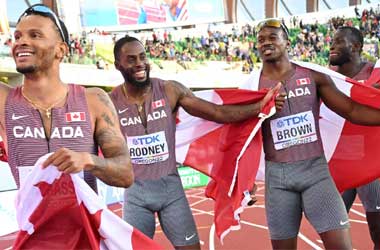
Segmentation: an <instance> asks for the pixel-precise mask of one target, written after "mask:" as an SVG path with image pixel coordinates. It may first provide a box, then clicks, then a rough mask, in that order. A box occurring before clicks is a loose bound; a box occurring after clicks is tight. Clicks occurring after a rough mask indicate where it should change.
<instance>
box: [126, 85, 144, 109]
mask: <svg viewBox="0 0 380 250" xmlns="http://www.w3.org/2000/svg"><path fill="white" fill-rule="evenodd" d="M122 88H123V93H124V95H125V97H126V98H127V99H129V96H128V94H127V89H126V88H125V83H123V86H122ZM146 94H148V91H147V92H146V93H144V94H143V95H142V96H145V95H146ZM136 105H137V111H139V113H141V112H142V111H143V107H144V103H141V104H138V103H136Z"/></svg>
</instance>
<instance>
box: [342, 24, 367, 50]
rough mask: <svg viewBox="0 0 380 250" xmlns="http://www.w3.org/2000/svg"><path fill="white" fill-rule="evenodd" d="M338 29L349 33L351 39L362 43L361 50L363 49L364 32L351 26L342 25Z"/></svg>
mask: <svg viewBox="0 0 380 250" xmlns="http://www.w3.org/2000/svg"><path fill="white" fill-rule="evenodd" d="M338 31H343V32H345V33H348V34H349V39H350V41H351V42H357V43H360V50H362V48H363V43H364V39H363V34H362V33H361V32H360V30H358V29H357V28H354V27H351V26H341V27H339V28H338Z"/></svg>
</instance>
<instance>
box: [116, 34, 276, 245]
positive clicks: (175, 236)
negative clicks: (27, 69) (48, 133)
mask: <svg viewBox="0 0 380 250" xmlns="http://www.w3.org/2000/svg"><path fill="white" fill-rule="evenodd" d="M114 57H115V66H116V68H117V69H118V70H119V71H120V72H121V74H122V75H123V77H124V81H125V82H124V83H123V84H121V85H119V86H118V87H116V88H115V89H114V90H113V92H112V93H111V99H112V101H113V102H114V104H115V106H116V108H117V111H118V114H119V122H120V124H121V130H122V131H123V133H124V135H125V136H126V139H127V142H128V146H129V148H130V155H131V159H132V165H133V170H134V174H135V183H134V184H133V185H132V186H131V187H130V188H128V189H126V191H125V196H124V208H123V218H124V219H125V220H126V221H127V222H128V223H130V224H131V225H133V226H134V227H136V228H138V229H139V230H140V231H141V232H143V233H145V234H146V235H148V236H149V237H151V238H153V236H154V232H155V227H156V225H155V224H156V223H155V213H156V212H157V213H158V219H159V220H160V224H161V227H162V228H163V231H164V233H165V234H166V236H167V237H168V238H169V240H170V241H171V243H172V244H173V245H174V247H175V248H176V249H200V244H199V237H198V233H197V229H196V226H195V223H194V219H193V216H192V214H191V211H190V207H189V204H188V201H187V199H186V196H185V193H184V190H183V187H182V183H181V179H180V177H179V175H178V171H177V164H176V158H175V128H176V119H175V118H176V112H177V110H178V108H179V107H183V108H184V109H185V110H186V111H187V112H188V113H190V114H191V115H194V116H199V117H201V118H204V119H207V120H212V121H216V122H219V123H225V122H238V121H241V120H244V119H247V118H249V117H252V116H257V115H258V114H259V112H260V110H261V107H263V105H264V104H265V103H266V102H267V101H268V100H269V99H270V98H271V97H272V96H273V94H274V93H276V91H277V90H278V88H279V87H280V84H278V85H277V86H276V88H273V89H272V90H270V91H269V92H268V94H267V95H266V96H265V97H264V99H263V100H262V101H261V102H259V103H255V104H251V105H245V106H233V105H232V106H231V105H230V106H221V105H215V104H212V103H209V102H207V101H204V100H202V99H199V98H197V97H195V95H194V94H193V93H192V92H191V91H190V90H189V89H188V88H186V87H185V86H183V85H182V84H181V83H179V82H176V81H164V80H161V79H158V78H151V77H150V76H149V73H150V67H149V63H148V60H147V57H146V53H145V48H144V46H143V44H142V43H141V42H140V41H139V40H138V39H136V38H134V37H128V36H127V37H123V38H121V39H120V40H118V41H117V42H116V44H115V47H114Z"/></svg>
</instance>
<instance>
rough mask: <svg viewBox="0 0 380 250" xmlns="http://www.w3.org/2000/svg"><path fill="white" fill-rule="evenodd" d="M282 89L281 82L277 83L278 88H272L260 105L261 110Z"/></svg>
mask: <svg viewBox="0 0 380 250" xmlns="http://www.w3.org/2000/svg"><path fill="white" fill-rule="evenodd" d="M280 88H281V82H279V83H277V85H276V86H274V87H273V88H271V89H270V90H269V91H268V93H267V94H266V95H265V96H264V98H263V99H262V100H261V103H260V110H262V109H263V107H264V106H265V105H266V104H267V103H268V102H269V101H270V100H271V99H272V98H273V95H275V94H277V93H278V91H279V90H280Z"/></svg>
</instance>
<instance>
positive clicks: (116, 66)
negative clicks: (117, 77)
mask: <svg viewBox="0 0 380 250" xmlns="http://www.w3.org/2000/svg"><path fill="white" fill-rule="evenodd" d="M113 65H115V68H116V69H117V70H120V63H119V61H118V60H115V62H114V63H113Z"/></svg>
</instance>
